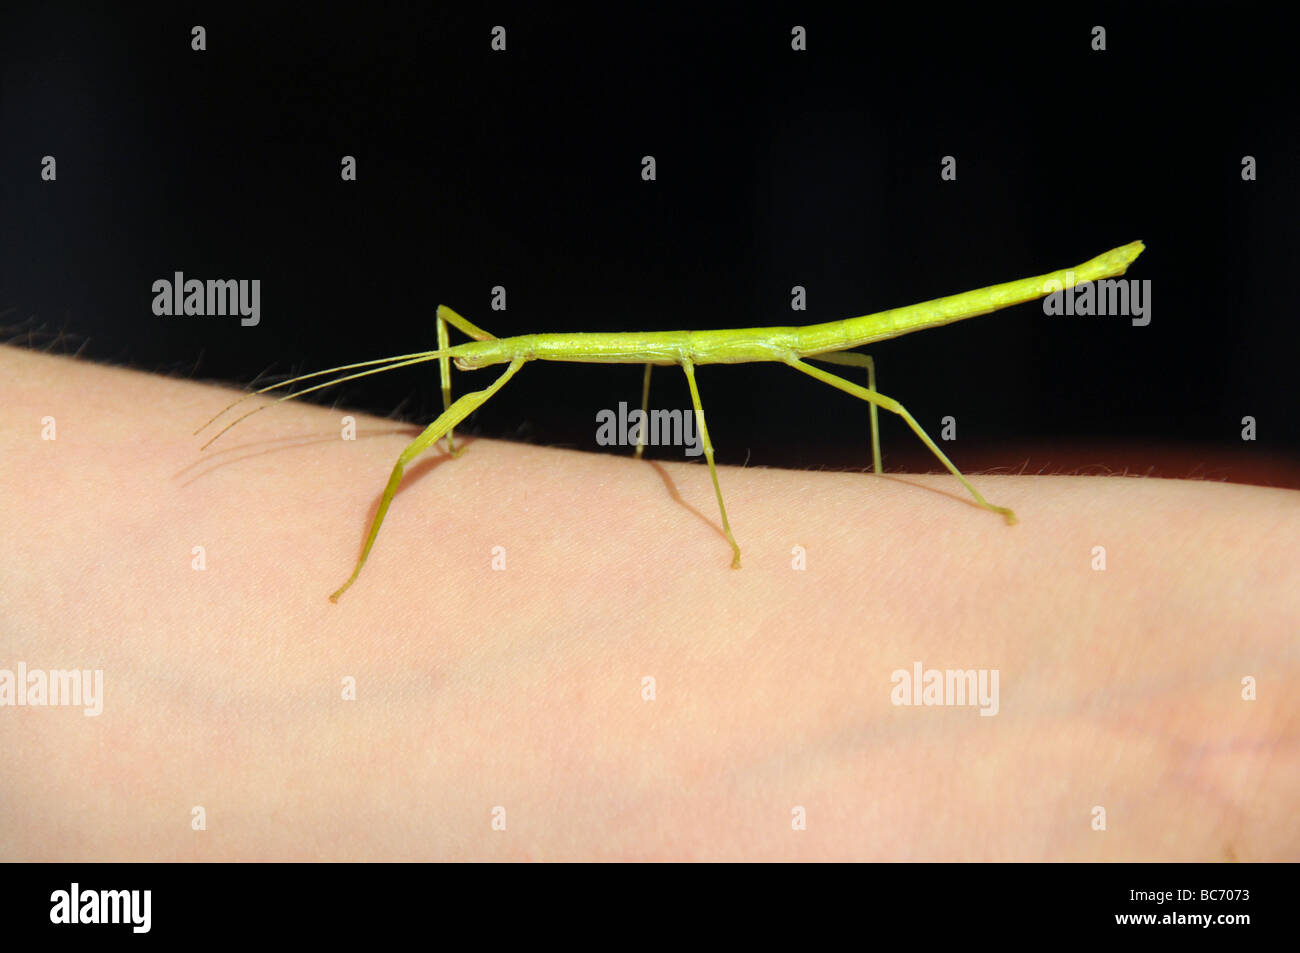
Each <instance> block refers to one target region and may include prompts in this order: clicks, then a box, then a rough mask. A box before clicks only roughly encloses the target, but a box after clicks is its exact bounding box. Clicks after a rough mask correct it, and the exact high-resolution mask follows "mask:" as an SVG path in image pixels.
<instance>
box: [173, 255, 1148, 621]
mask: <svg viewBox="0 0 1300 953" xmlns="http://www.w3.org/2000/svg"><path fill="white" fill-rule="evenodd" d="M1143 248H1144V246H1143V244H1142V243H1141V242H1131V243H1129V244H1128V245H1124V246H1122V247H1120V248H1115V249H1112V250H1110V251H1108V252H1106V253H1104V254H1101V255H1098V256H1097V257H1096V258H1093V259H1092V260H1091V261H1087V262H1085V263H1084V264H1082V265H1079V266H1077V267H1075V268H1072V269H1066V270H1062V271H1056V272H1052V273H1050V274H1046V275H1039V276H1038V277H1037V278H1023V279H1021V280H1020V281H1010V282H1007V283H1005V284H1000V285H992V286H990V287H988V288H981V289H979V290H978V291H968V292H966V293H965V294H959V295H951V296H949V297H947V298H936V299H935V300H933V301H927V302H925V303H923V304H914V305H910V306H908V307H905V308H895V309H893V310H891V311H881V312H879V313H877V314H868V315H863V316H862V317H858V318H845V319H843V320H841V321H830V322H827V323H825V324H810V325H806V326H804V327H777V328H736V329H731V330H719V331H650V332H645V333H637V332H626V333H624V332H611V333H602V332H597V333H574V334H524V335H519V336H517V337H510V338H496V337H493V336H492V335H491V334H489V333H488V332H486V331H484V330H483V329H482V328H479V327H476V326H475V325H473V324H471V323H470V322H469V321H467V320H466V319H465V318H463V317H461V316H460V315H459V314H457V313H456V312H455V311H453V310H451V308H448V307H446V306H445V305H439V306H438V312H437V321H438V325H437V328H438V349H437V350H435V351H419V352H416V353H413V354H401V355H398V356H396V357H386V358H379V359H376V360H373V361H362V362H360V363H357V364H345V365H343V366H342V367H332V368H329V369H328V370H324V371H316V372H314V373H311V374H304V375H302V376H301V377H295V378H293V379H292V380H287V381H282V382H280V383H278V384H272V385H270V386H269V387H263V388H262V389H261V390H257V391H253V392H252V393H250V394H246V395H244V397H241V398H240V399H239V400H237V401H235V402H234V403H232V404H231V405H230V406H228V407H226V408H225V409H223V410H222V411H221V412H220V413H218V414H217V415H216V416H214V417H213V418H212V419H211V420H209V421H208V422H207V423H206V424H204V425H203V426H202V427H200V428H199V429H198V430H197V431H195V433H196V434H197V433H200V432H202V431H203V430H205V429H206V428H207V427H208V426H210V425H211V424H213V423H215V422H216V420H217V419H218V418H220V417H221V416H222V415H223V414H225V413H226V411H228V410H230V409H231V408H232V407H234V406H235V405H236V404H238V403H240V402H241V401H243V400H246V399H247V398H249V397H253V396H256V395H257V394H265V393H267V392H268V391H273V390H276V389H278V388H281V387H289V386H292V385H294V384H297V383H300V382H301V381H306V380H311V379H312V378H315V377H323V376H325V375H327V374H338V373H340V372H343V371H353V372H355V373H349V374H345V375H344V376H342V377H337V378H335V379H334V380H330V381H326V382H325V383H321V384H314V385H312V386H311V387H305V388H303V389H302V390H299V391H296V392H294V393H291V394H286V395H284V396H282V397H280V398H279V399H278V400H276V401H274V402H272V403H270V404H264V405H262V406H260V407H257V408H255V409H254V410H250V411H248V412H246V413H244V414H243V415H241V416H240V417H237V418H236V419H235V420H233V421H232V422H231V423H229V424H227V425H226V426H225V427H224V428H222V429H221V430H220V431H218V432H217V434H216V435H215V436H214V437H212V438H211V439H210V440H209V441H208V442H207V443H205V444H204V445H203V449H206V448H207V447H208V446H210V445H211V444H212V442H213V441H215V440H216V439H217V438H218V437H220V436H221V435H222V434H224V433H225V432H226V431H227V430H229V429H230V428H231V427H233V426H235V424H237V423H239V422H240V421H241V420H244V419H245V418H247V417H249V416H251V415H252V414H255V413H257V412H258V411H260V410H265V409H266V408H267V407H273V406H275V404H276V403H279V402H280V401H285V400H292V399H293V398H295V397H301V396H303V395H304V394H310V393H312V392H313V391H318V390H321V389H322V388H325V387H331V386H333V385H335V384H341V383H343V382H345V381H350V380H355V379H357V378H359V377H366V376H368V375H370V374H380V373H384V372H385V371H391V370H396V369H397V368H399V367H409V366H411V365H412V364H423V363H425V362H427V361H438V362H439V365H440V374H441V382H442V398H443V406H444V408H445V410H444V411H443V413H442V414H441V415H440V416H439V417H438V419H437V420H435V421H434V422H433V423H431V424H430V425H429V426H428V427H427V428H426V429H425V430H424V432H423V433H421V434H420V435H419V436H418V437H416V438H415V439H414V440H413V441H411V443H410V445H409V446H408V447H407V448H406V449H405V450H403V451H402V453H401V455H400V456H398V458H397V463H396V464H395V465H394V466H393V472H392V475H391V476H390V477H389V479H388V486H387V487H386V488H385V489H384V496H383V499H382V500H380V503H379V510H378V512H377V513H376V514H375V518H374V521H373V522H372V523H371V524H370V534H369V535H368V536H367V537H366V544H365V547H364V548H363V549H362V550H361V556H360V558H359V559H358V560H357V565H356V568H355V569H353V570H352V575H351V576H349V577H348V580H347V582H345V583H343V585H342V586H340V587H339V588H338V590H337V591H336V592H335V593H334V594H333V595H331V596H330V601H331V602H337V601H338V599H339V596H341V595H343V593H344V592H345V591H347V589H348V587H349V586H351V585H352V583H353V582H355V581H356V579H357V576H358V575H360V573H361V567H362V566H364V565H365V563H366V559H367V557H369V555H370V550H371V547H373V546H374V544H375V538H376V537H377V536H378V535H379V527H380V526H382V525H383V522H384V516H385V515H386V514H387V513H388V506H389V504H390V503H392V501H393V494H394V493H396V492H397V487H398V485H399V484H400V483H401V482H402V474H403V472H404V470H405V468H406V466H407V465H408V464H409V463H410V462H411V461H412V460H414V459H415V458H416V457H418V456H419V455H420V454H421V453H423V452H424V451H425V450H428V449H429V448H430V447H432V446H433V445H434V444H435V443H437V442H438V441H439V440H440V439H441V438H442V437H443V436H446V438H447V449H448V450H449V452H451V453H452V454H453V455H458V454H459V451H457V449H456V446H455V443H454V436H453V432H452V431H453V428H454V427H455V426H456V425H457V424H459V423H460V422H461V421H463V420H464V419H465V418H466V417H468V416H469V415H470V414H471V413H473V412H474V411H475V410H477V409H478V408H479V407H481V406H482V405H483V404H484V403H486V402H487V400H488V399H489V398H491V397H492V395H493V394H495V393H496V392H497V391H499V390H500V389H501V388H502V387H504V386H505V385H506V382H507V381H509V380H510V378H512V377H514V376H515V374H517V373H518V372H519V369H520V368H521V367H523V366H524V365H525V364H526V363H528V362H529V361H578V362H582V363H595V364H640V363H644V364H645V366H646V367H645V378H644V383H643V386H642V399H641V403H642V411H643V418H642V419H643V420H644V419H645V418H644V411H645V410H646V409H647V408H648V404H649V396H650V370H651V368H652V367H654V365H656V364H660V365H671V364H677V365H680V366H681V368H682V370H683V371H685V372H686V382H687V384H689V385H690V389H691V401H692V402H693V404H694V405H695V418H696V420H697V422H698V424H699V428H700V438H701V441H702V442H703V444H704V457H705V460H706V461H707V462H708V464H709V476H710V477H712V478H713V491H714V493H715V495H716V496H717V498H718V511H719V512H720V513H721V515H722V531H723V533H724V534H726V537H727V541H728V542H729V543H730V544H731V551H732V560H731V567H732V568H733V569H739V568H740V546H739V545H738V544H737V543H736V539H735V537H734V536H733V535H732V533H731V524H730V522H729V521H728V520H727V507H726V505H725V504H724V503H723V502H722V487H721V486H720V485H719V483H718V470H717V467H715V466H714V464H713V444H712V442H711V441H710V440H709V429H708V427H707V426H706V425H705V422H704V408H703V407H702V406H701V404H700V392H699V389H698V388H697V387H696V385H695V366H696V365H697V364H743V363H746V362H749V361H780V362H783V363H785V364H788V365H790V366H791V367H793V368H794V369H795V370H797V371H801V372H802V373H804V374H807V375H809V376H811V377H815V378H816V379H817V380H819V381H822V382H823V383H826V384H829V385H830V386H832V387H835V388H837V389H839V390H842V391H844V392H845V393H846V394H852V395H853V396H854V397H857V398H860V399H861V400H864V401H866V402H867V403H868V404H869V405H870V407H871V456H872V463H873V467H874V470H875V472H876V473H880V472H881V467H880V435H879V433H878V432H877V417H876V412H877V408H884V409H885V410H888V411H890V412H891V413H895V414H898V415H899V416H900V417H902V418H903V420H904V421H906V422H907V425H908V426H909V427H911V428H912V432H913V433H915V434H916V435H917V437H919V438H920V439H921V442H922V443H924V444H925V445H926V446H927V447H929V448H930V451H931V452H932V453H933V454H934V455H935V456H936V457H938V458H939V462H940V463H942V464H943V465H944V467H945V468H946V469H947V470H948V471H949V472H950V473H951V474H952V475H953V476H955V477H956V478H957V479H958V480H960V481H961V484H962V486H964V487H965V488H966V489H967V490H968V491H969V492H970V494H971V496H972V497H974V500H975V502H976V503H977V504H978V505H979V506H981V507H983V508H984V509H986V510H991V511H992V512H994V513H1000V514H1001V515H1002V516H1003V518H1005V519H1006V521H1007V523H1008V525H1010V524H1013V523H1015V521H1016V517H1015V514H1014V513H1012V512H1011V510H1009V509H1008V508H1006V507H1005V506H994V505H993V504H992V503H990V502H989V501H988V500H986V499H984V497H983V496H982V495H980V492H979V491H978V490H977V489H975V487H973V486H972V485H971V483H970V481H969V480H967V479H966V478H965V477H964V476H962V474H961V471H960V470H958V469H957V468H956V467H955V466H953V464H952V461H950V460H949V459H948V457H947V456H945V455H944V453H943V451H942V450H940V449H939V448H938V447H937V446H936V445H935V443H934V441H933V440H931V439H930V437H929V435H928V434H926V432H925V431H924V430H923V429H921V425H920V424H918V423H917V422H916V420H915V419H914V418H913V417H912V415H911V414H910V413H908V412H907V410H906V409H905V408H904V407H903V405H902V404H900V403H898V401H896V400H894V399H892V398H890V397H886V396H885V395H884V394H881V393H879V392H878V391H877V390H876V369H875V364H874V363H873V362H872V359H871V358H870V357H869V356H867V355H866V354H862V353H860V352H857V351H852V350H850V349H851V348H856V347H861V346H863V345H865V344H872V343H874V342H876V341H883V340H886V339H888V338H893V337H898V336H899V335H900V334H909V333H911V332H912V331H920V330H922V329H924V328H933V327H938V326H940V325H943V324H950V323H952V322H953V321H960V320H962V319H963V318H973V317H975V316H977V315H981V314H988V313H989V312H990V311H997V310H999V309H1000V308H1007V307H1010V306H1011V305H1015V304H1021V303H1023V302H1026V301H1033V300H1034V299H1036V298H1040V297H1042V296H1044V295H1047V294H1050V293H1052V292H1054V291H1058V290H1061V289H1062V288H1068V287H1071V286H1072V285H1074V284H1078V283H1083V282H1088V281H1097V280H1100V279H1103V278H1113V277H1116V276H1118V275H1122V274H1124V272H1125V271H1127V270H1128V266H1129V265H1130V264H1132V263H1133V261H1134V259H1136V258H1137V256H1138V255H1140V254H1141V253H1142V251H1143ZM449 324H450V325H451V326H452V327H455V328H456V329H458V330H459V331H461V332H463V333H464V334H466V335H467V336H469V337H470V338H472V340H470V341H467V342H465V343H464V344H457V345H455V346H452V345H451V343H450V339H449V338H448V332H447V325H449ZM805 358H809V359H811V360H813V361H818V362H820V363H824V364H837V365H841V366H846V367H857V368H864V369H865V370H866V372H867V386H866V387H863V386H862V385H861V384H855V383H854V382H853V381H850V380H846V379H845V378H843V377H840V376H839V375H837V374H832V373H831V372H830V371H827V370H823V369H822V368H820V367H814V366H813V365H812V364H810V363H808V361H807V360H805ZM452 361H455V363H456V367H457V368H458V369H460V370H462V371H471V370H477V369H478V368H481V367H487V366H488V365H490V364H505V365H507V367H506V369H505V372H504V373H503V374H502V375H501V376H500V377H498V378H497V379H496V380H495V381H493V382H492V384H491V385H489V386H488V387H487V388H485V389H483V390H478V391H474V392H472V393H469V394H464V395H462V396H461V397H459V398H457V399H456V400H455V401H452V399H451V362H452ZM358 368H369V369H368V370H364V371H358V370H357V369H358ZM641 430H642V432H643V433H644V427H642V428H641ZM642 447H643V444H642V443H640V442H638V445H637V448H636V456H638V457H639V456H640V455H641V450H642Z"/></svg>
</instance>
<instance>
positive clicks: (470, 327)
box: [438, 304, 495, 457]
mask: <svg viewBox="0 0 1300 953" xmlns="http://www.w3.org/2000/svg"><path fill="white" fill-rule="evenodd" d="M448 324H451V325H452V326H453V327H455V328H456V329H457V330H458V331H462V332H464V333H465V334H467V335H469V336H470V337H471V338H473V339H474V340H475V341H492V340H495V338H494V336H493V335H491V334H488V333H487V332H486V331H484V330H483V329H482V328H480V327H476V326H475V325H474V324H472V323H471V322H469V321H468V320H466V319H465V318H463V317H461V316H460V315H459V314H457V313H456V312H455V311H453V310H451V308H449V307H447V306H446V305H445V304H440V305H438V350H439V351H446V350H447V349H448V348H449V347H450V346H451V338H450V337H449V336H448V334H447V325H448ZM438 376H439V378H441V380H442V409H443V410H444V411H447V410H450V409H451V358H450V357H448V356H447V355H446V354H444V355H443V356H442V357H440V358H438ZM463 450H464V448H463V447H462V448H461V449H460V450H457V449H456V441H455V438H454V437H453V435H452V429H451V428H448V430H447V452H448V453H450V454H451V455H452V456H453V457H459V456H460V455H461V453H462V452H463Z"/></svg>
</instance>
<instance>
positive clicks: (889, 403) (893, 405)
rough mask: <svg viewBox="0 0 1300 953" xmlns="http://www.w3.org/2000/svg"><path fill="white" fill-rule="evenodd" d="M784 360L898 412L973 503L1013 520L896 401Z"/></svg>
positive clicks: (1006, 510) (1009, 522)
mask: <svg viewBox="0 0 1300 953" xmlns="http://www.w3.org/2000/svg"><path fill="white" fill-rule="evenodd" d="M823 356H824V355H823ZM786 363H788V364H789V365H790V366H791V367H793V368H794V369H795V370H797V371H803V372H804V373H805V374H807V375H809V376H811V377H815V378H817V380H819V381H821V382H822V383H825V384H830V385H831V386H832V387H835V388H837V389H839V390H842V391H844V392H845V393H846V394H852V395H853V396H854V397H858V398H861V399H862V400H865V401H868V402H869V403H871V404H873V405H879V406H881V407H883V408H884V409H885V410H888V411H891V412H892V413H895V414H898V416H900V417H902V418H903V420H905V421H906V422H907V425H908V426H909V427H911V428H912V432H913V433H914V434H916V435H917V436H918V437H920V438H921V442H922V443H924V444H925V445H926V446H927V447H929V448H930V452H931V453H933V454H934V455H935V456H936V457H938V458H939V462H940V463H942V464H943V465H944V466H945V467H947V468H948V472H949V473H951V474H952V475H953V476H955V477H956V478H957V479H958V480H960V481H961V485H962V486H964V487H965V488H966V489H967V490H968V491H969V492H970V495H971V496H973V497H974V498H975V502H976V503H978V504H979V505H980V506H982V507H984V509H986V510H992V511H993V512H994V513H1001V514H1002V517H1003V518H1004V519H1005V520H1006V521H1007V525H1008V526H1010V525H1012V524H1014V523H1015V522H1016V514H1015V513H1013V512H1012V511H1011V510H1010V509H1008V508H1007V507H1005V506H994V505H993V504H992V503H990V502H989V501H988V500H986V499H984V497H983V496H982V495H981V494H980V491H979V490H977V489H975V487H973V486H971V483H970V481H969V480H967V479H966V478H965V477H964V476H962V473H961V471H960V470H958V469H957V468H956V467H955V466H953V465H952V461H951V460H949V459H948V458H947V457H946V456H945V455H944V452H943V451H942V450H940V449H939V448H938V446H936V445H935V442H934V441H933V440H931V439H930V435H929V434H927V433H926V432H925V431H924V430H922V429H921V425H920V424H918V423H917V422H916V418H914V417H913V416H912V415H911V414H909V413H908V412H907V409H906V408H905V407H904V406H903V405H902V404H900V403H899V402H898V401H896V400H894V399H893V398H890V397H886V396H885V395H884V394H878V393H876V392H875V391H874V390H868V389H867V388H865V387H863V386H862V385H861V384H855V383H853V382H852V381H849V380H845V379H844V378H843V377H839V376H837V375H835V374H832V373H830V371H824V370H822V369H821V368H820V367H813V366H812V365H811V364H805V363H804V362H803V361H801V360H799V359H798V358H797V357H794V356H791V357H788V358H787V359H786Z"/></svg>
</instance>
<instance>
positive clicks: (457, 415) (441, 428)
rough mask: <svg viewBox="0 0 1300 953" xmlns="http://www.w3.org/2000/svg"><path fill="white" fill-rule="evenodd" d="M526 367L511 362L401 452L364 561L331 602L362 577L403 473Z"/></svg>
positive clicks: (521, 361)
mask: <svg viewBox="0 0 1300 953" xmlns="http://www.w3.org/2000/svg"><path fill="white" fill-rule="evenodd" d="M523 366H524V358H522V357H516V358H515V359H514V360H512V361H511V362H510V366H509V367H507V368H506V370H505V373H504V374H502V375H501V376H500V377H498V378H497V379H496V380H495V381H493V382H492V384H491V385H490V386H489V387H487V388H486V389H484V390H476V391H472V392H470V393H468V394H465V395H464V396H462V397H460V398H458V399H457V400H456V402H455V403H453V404H452V405H451V406H450V407H448V408H447V409H446V410H445V411H443V412H442V414H441V415H439V417H438V419H437V420H435V421H434V422H433V423H431V424H429V426H428V427H427V428H426V429H425V431H424V433H422V434H420V436H418V437H416V438H415V439H414V440H412V441H411V443H410V444H409V445H408V446H407V448H406V449H405V450H403V451H402V452H401V455H400V456H398V458H397V463H396V464H394V466H393V473H392V475H391V476H390V477H389V478H388V486H387V487H385V488H384V496H383V499H381V500H380V501H379V511H378V512H376V513H375V519H374V521H373V522H372V523H371V524H370V535H369V536H367V537H366V545H365V548H364V549H362V550H361V558H360V559H358V560H357V568H355V569H353V570H352V575H351V576H349V577H348V581H347V582H345V583H343V585H341V586H339V588H338V591H336V592H335V593H334V594H333V595H332V596H330V602H338V601H339V596H341V595H343V593H344V592H346V591H347V588H348V586H350V585H352V583H354V582H356V579H357V576H358V575H360V574H361V567H362V566H364V565H365V564H366V558H367V557H368V556H369V555H370V548H371V547H372V546H374V545H375V537H377V536H378V535H379V527H380V526H382V525H383V523H384V515H385V514H386V513H387V512H388V505H389V504H390V503H392V502H393V494H394V493H396V492H397V487H398V484H400V483H401V482H402V473H403V471H404V470H405V468H406V465H407V464H408V463H410V462H411V461H412V460H414V459H415V458H416V457H418V456H419V455H420V454H422V453H424V451H426V450H428V449H429V448H430V447H432V446H433V445H434V444H435V443H437V442H438V441H439V439H441V438H442V435H443V434H444V433H450V432H451V428H452V427H454V426H455V425H456V424H458V423H460V422H461V421H462V420H464V419H465V418H466V417H468V416H469V415H470V414H472V413H473V412H474V411H475V410H477V409H478V408H479V407H480V406H481V405H482V404H484V403H485V402H486V401H487V399H488V398H489V397H491V396H492V395H493V394H495V393H496V392H497V391H499V390H500V389H501V388H502V387H504V386H505V383H506V381H508V380H510V378H512V377H514V375H515V372H516V371H518V370H519V368H521V367H523Z"/></svg>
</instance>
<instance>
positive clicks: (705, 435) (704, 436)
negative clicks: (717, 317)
mask: <svg viewBox="0 0 1300 953" xmlns="http://www.w3.org/2000/svg"><path fill="white" fill-rule="evenodd" d="M682 370H684V371H685V372H686V382H687V383H688V384H690V385H691V401H692V402H693V403H694V404H695V419H696V420H697V421H698V422H699V425H700V439H701V440H702V441H703V442H704V459H705V460H707V461H708V462H709V476H711V477H713V492H714V493H716V494H717V497H718V511H719V512H721V513H722V531H723V532H724V533H726V534H727V542H729V543H731V552H732V557H731V568H732V569H739V568H740V546H738V545H737V544H736V537H734V536H732V535H731V524H730V523H729V522H727V507H726V505H725V504H724V503H723V502H722V487H720V486H719V485H718V468H717V467H715V466H714V465H713V442H712V441H711V440H709V428H708V426H707V425H706V424H705V423H704V408H703V407H701V406H700V392H699V389H698V388H697V387H696V386H695V366H694V365H693V364H692V363H691V359H690V358H688V357H684V358H682Z"/></svg>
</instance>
